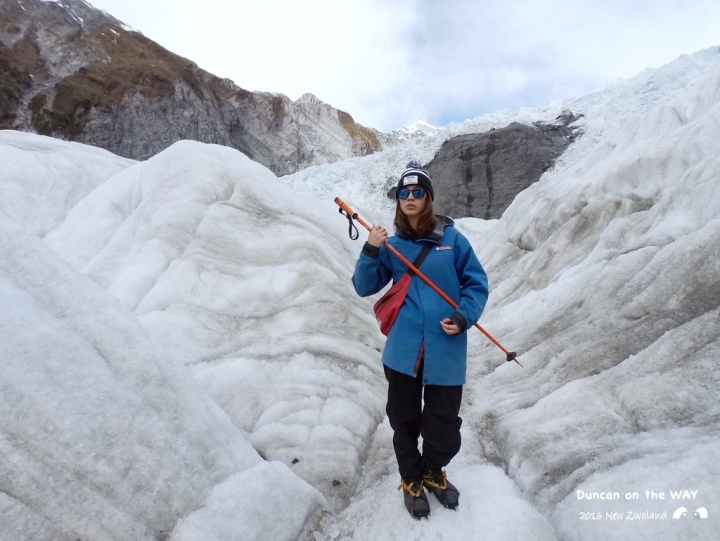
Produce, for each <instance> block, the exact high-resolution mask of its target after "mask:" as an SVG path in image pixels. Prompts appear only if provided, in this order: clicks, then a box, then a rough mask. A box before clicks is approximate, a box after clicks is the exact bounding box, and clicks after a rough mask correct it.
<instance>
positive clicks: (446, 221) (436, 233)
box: [397, 214, 455, 245]
mask: <svg viewBox="0 0 720 541" xmlns="http://www.w3.org/2000/svg"><path fill="white" fill-rule="evenodd" d="M435 217H436V218H437V224H435V229H433V230H432V231H431V232H430V233H428V234H427V235H423V236H422V237H420V238H418V237H416V236H415V235H413V234H411V233H407V232H405V231H398V232H397V236H398V237H400V238H401V239H403V240H410V241H413V242H416V241H419V240H425V241H429V242H433V243H435V244H438V245H439V244H442V240H443V237H444V236H445V230H446V229H447V228H448V227H454V226H455V221H454V220H453V219H452V218H450V217H448V216H443V215H442V214H436V215H435Z"/></svg>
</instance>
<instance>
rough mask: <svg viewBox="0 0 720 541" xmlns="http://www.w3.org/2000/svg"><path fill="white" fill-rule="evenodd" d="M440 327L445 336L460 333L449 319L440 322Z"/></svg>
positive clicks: (455, 324) (458, 328)
mask: <svg viewBox="0 0 720 541" xmlns="http://www.w3.org/2000/svg"><path fill="white" fill-rule="evenodd" d="M440 326H441V327H442V330H443V331H445V333H446V334H458V333H459V332H460V327H458V326H457V323H455V322H454V321H453V320H452V319H450V318H449V317H446V318H445V319H443V320H441V321H440Z"/></svg>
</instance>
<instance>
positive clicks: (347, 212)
mask: <svg viewBox="0 0 720 541" xmlns="http://www.w3.org/2000/svg"><path fill="white" fill-rule="evenodd" d="M335 203H336V204H337V205H338V206H339V207H340V209H339V211H340V214H343V215H344V216H345V217H346V218H347V219H348V221H349V222H350V226H351V231H352V221H353V220H357V221H358V222H359V223H360V225H362V226H363V227H364V228H365V229H367V230H368V231H372V227H370V226H369V225H368V224H367V222H365V220H363V219H362V218H360V217H359V216H358V215H357V212H353V210H352V209H351V208H350V207H349V206H347V205H346V204H345V203H343V201H342V199H340V198H339V197H336V198H335ZM350 236H351V238H353V237H352V233H351V235H350ZM355 238H357V237H354V238H353V240H354V239H355ZM383 244H384V245H385V247H386V248H387V249H388V250H390V251H391V252H392V253H394V254H395V255H396V256H397V257H398V258H399V259H400V261H402V262H403V263H404V264H405V265H407V266H408V267H409V268H410V269H412V271H413V272H414V273H415V274H417V276H418V277H419V278H420V279H421V280H422V281H423V282H425V283H426V284H427V285H429V286H430V287H431V288H433V290H434V291H435V293H437V294H438V295H440V296H441V297H442V298H443V299H445V301H446V302H447V303H448V304H449V305H450V306H452V307H453V308H457V307H458V305H457V303H456V302H455V301H454V300H452V299H451V298H450V297H448V296H447V295H446V294H445V292H444V291H442V290H441V289H440V288H439V287H437V286H436V285H435V284H433V283H432V281H431V280H430V278H428V277H427V276H425V275H424V274H423V273H422V272H420V270H419V269H416V268H415V267H414V266H413V264H412V263H410V261H408V260H407V259H406V258H405V257H404V256H403V255H402V254H401V253H400V252H398V251H397V250H396V249H395V248H393V247H392V246H391V245H390V243H389V242H387V241H385V242H384V243H383ZM475 327H477V328H478V329H479V330H480V332H481V333H483V334H484V335H485V336H487V337H488V339H489V340H490V341H491V342H492V343H493V344H495V345H496V346H497V347H499V348H500V349H501V350H502V352H503V353H505V355H507V362H510V361H515V362H516V363H518V364H519V365H520V366H522V364H520V361H519V360H518V359H517V353H516V352H514V351H508V350H507V349H505V348H504V347H503V346H502V344H501V343H500V342H498V341H497V340H495V338H493V336H492V335H491V334H490V333H489V332H487V331H486V330H485V329H483V328H482V327H481V326H480V325H479V324H478V323H475Z"/></svg>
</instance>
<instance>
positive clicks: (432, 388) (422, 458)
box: [383, 364, 462, 481]
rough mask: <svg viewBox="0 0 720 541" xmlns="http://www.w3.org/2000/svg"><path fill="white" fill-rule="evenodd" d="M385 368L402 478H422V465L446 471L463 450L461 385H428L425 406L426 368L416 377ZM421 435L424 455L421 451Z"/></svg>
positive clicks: (396, 452) (407, 479)
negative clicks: (461, 437)
mask: <svg viewBox="0 0 720 541" xmlns="http://www.w3.org/2000/svg"><path fill="white" fill-rule="evenodd" d="M383 367H384V368H385V377H386V378H387V380H388V401H387V408H386V412H387V415H388V418H389V420H390V426H391V427H392V429H393V432H394V434H393V447H394V448H395V457H396V458H397V462H398V468H399V470H400V477H402V478H403V479H404V480H405V481H410V480H412V479H421V478H422V469H423V466H424V467H425V468H428V469H440V468H444V467H445V466H447V465H448V464H449V463H450V461H451V460H452V458H453V457H454V456H455V455H456V454H457V453H458V451H460V425H462V419H461V418H460V417H458V413H459V412H460V402H461V400H462V385H455V386H445V385H425V386H424V390H425V393H424V395H425V406H424V407H423V403H422V400H423V384H422V381H423V377H422V376H423V365H422V364H421V365H420V369H419V371H418V374H417V377H415V378H414V377H412V376H408V375H406V374H402V373H400V372H397V371H396V370H393V369H392V368H388V367H387V366H385V365H383ZM421 434H422V437H423V445H422V454H421V453H420V451H419V450H418V437H419V436H420V435H421Z"/></svg>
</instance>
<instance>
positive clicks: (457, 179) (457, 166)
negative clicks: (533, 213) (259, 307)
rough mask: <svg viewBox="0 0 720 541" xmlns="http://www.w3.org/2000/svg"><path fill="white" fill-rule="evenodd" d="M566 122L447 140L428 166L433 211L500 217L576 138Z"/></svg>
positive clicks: (457, 215) (515, 126) (519, 126)
mask: <svg viewBox="0 0 720 541" xmlns="http://www.w3.org/2000/svg"><path fill="white" fill-rule="evenodd" d="M570 114H572V113H570ZM575 119H577V117H575ZM566 120H567V119H566V118H562V119H561V118H560V117H558V124H540V123H538V124H536V125H535V126H527V125H525V124H518V123H513V124H510V125H509V126H508V127H506V128H501V129H493V130H490V131H488V132H485V133H480V134H470V135H460V136H458V137H453V138H452V139H450V140H448V141H446V142H445V143H444V144H443V146H442V148H441V149H440V151H439V152H438V154H437V155H436V156H435V158H433V160H432V161H431V162H430V163H429V164H428V165H427V170H428V172H429V173H430V177H431V178H432V181H433V188H434V190H435V209H436V211H437V212H438V213H440V214H446V215H449V216H452V217H453V218H465V217H475V218H483V219H486V220H489V219H493V218H499V217H500V216H502V213H503V212H504V211H505V209H506V208H507V207H508V206H510V203H512V201H513V199H515V196H516V195H517V194H518V193H520V192H521V191H522V190H524V189H525V188H527V187H528V186H530V185H531V184H532V183H534V182H537V181H538V180H539V179H540V177H541V176H542V174H543V173H544V172H545V171H547V170H548V169H549V168H550V166H552V164H553V162H554V160H555V159H556V158H557V157H558V156H560V154H562V152H563V150H565V148H566V147H567V146H568V145H569V144H570V143H571V142H572V140H573V139H574V138H575V136H576V133H575V132H574V130H573V129H572V128H570V127H568V126H567V125H565V122H566ZM568 124H569V122H568Z"/></svg>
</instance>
